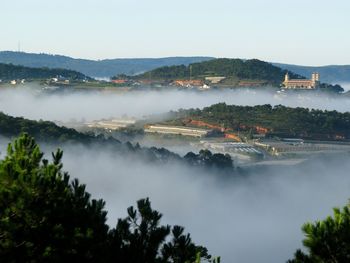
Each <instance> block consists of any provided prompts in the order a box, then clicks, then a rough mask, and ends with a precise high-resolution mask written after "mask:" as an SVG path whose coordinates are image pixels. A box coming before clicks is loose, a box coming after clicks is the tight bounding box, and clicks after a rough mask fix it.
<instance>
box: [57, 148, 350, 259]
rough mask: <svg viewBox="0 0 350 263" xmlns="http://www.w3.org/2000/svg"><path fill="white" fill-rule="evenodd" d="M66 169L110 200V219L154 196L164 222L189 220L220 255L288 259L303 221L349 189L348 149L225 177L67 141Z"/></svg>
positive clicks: (324, 211) (343, 198) (338, 201)
mask: <svg viewBox="0 0 350 263" xmlns="http://www.w3.org/2000/svg"><path fill="white" fill-rule="evenodd" d="M63 149H64V160H63V161H64V169H65V170H67V171H69V172H70V174H71V175H72V177H78V178H79V179H80V181H81V182H84V183H86V184H87V189H88V191H90V192H91V193H92V194H93V196H94V197H96V198H103V199H104V200H106V201H107V210H108V211H109V213H108V223H109V224H110V225H111V226H115V223H116V220H117V218H118V217H125V216H126V208H127V207H128V206H130V205H135V202H136V200H138V199H140V198H144V197H150V199H151V202H152V206H153V208H154V209H156V210H158V211H160V212H161V213H163V215H164V217H163V220H162V223H163V224H172V225H173V224H180V225H183V226H185V227H186V229H187V231H189V232H190V233H191V235H192V237H193V239H194V241H195V242H196V243H197V244H202V245H205V246H207V248H208V249H209V251H210V253H212V254H213V255H220V256H221V257H222V262H239V263H245V262H247V263H254V262H262V263H273V262H285V261H286V260H287V259H289V258H291V257H292V255H293V253H294V252H295V250H296V249H297V248H301V247H302V243H301V241H302V238H303V235H302V233H301V226H302V224H303V223H305V222H306V221H314V220H316V219H323V218H325V217H326V216H327V215H330V214H331V213H332V208H333V207H335V206H343V205H345V204H346V203H347V200H348V198H349V196H350V194H349V193H350V191H349V190H350V177H349V175H348V172H347V171H348V170H349V169H350V163H349V156H343V157H339V158H338V159H334V158H333V159H332V158H327V162H325V160H326V159H321V160H313V161H311V162H309V163H307V164H305V165H303V166H302V167H289V168H288V167H287V168H284V169H277V168H274V169H273V168H270V169H267V170H262V171H256V172H252V174H251V175H250V176H247V177H245V178H237V179H235V180H229V181H227V180H226V179H224V178H220V177H219V175H217V174H210V173H207V174H205V173H203V172H200V173H199V172H198V170H194V169H191V168H188V167H185V166H181V165H176V164H172V165H170V164H169V165H165V166H155V165H152V164H145V163H143V162H141V161H137V160H130V159H129V160H128V159H125V158H121V157H118V156H115V155H113V154H112V153H111V152H108V151H98V150H96V149H88V148H85V147H75V148H72V147H68V146H64V147H63Z"/></svg>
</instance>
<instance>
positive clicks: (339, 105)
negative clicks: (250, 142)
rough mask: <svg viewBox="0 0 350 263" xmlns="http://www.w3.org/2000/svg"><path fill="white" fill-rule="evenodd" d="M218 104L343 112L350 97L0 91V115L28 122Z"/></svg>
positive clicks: (260, 92) (268, 93)
mask: <svg viewBox="0 0 350 263" xmlns="http://www.w3.org/2000/svg"><path fill="white" fill-rule="evenodd" d="M218 102H226V103H227V104H237V105H258V104H272V105H276V104H284V105H286V106H291V107H309V108H317V109H327V110H337V111H341V112H344V111H348V110H349V109H350V98H349V97H340V96H334V97H332V96H326V95H320V94H316V93H314V92H307V91H305V92H303V93H292V94H288V96H286V95H281V94H277V93H275V92H274V91H266V90H258V89H257V90H254V91H253V90H247V89H244V90H231V89H227V90H220V91H214V90H213V91H210V92H196V91H178V90H168V91H161V92H159V91H134V92H127V93H121V92H107V91H106V92H94V91H89V92H88V91H86V92H77V91H75V92H63V93H59V94H57V93H54V94H46V95H45V94H42V93H38V89H37V88H30V87H25V88H23V89H18V88H12V89H0V111H3V112H5V113H7V114H10V115H14V116H23V117H26V118H30V119H36V120H39V119H44V120H58V121H70V120H72V119H75V120H78V121H79V120H82V119H85V120H96V119H102V118H110V117H116V118H117V117H121V116H123V115H127V116H133V117H142V116H144V115H150V114H158V113H166V112H169V111H171V110H177V109H180V108H185V109H187V108H197V107H198V108H202V107H205V106H209V105H211V104H214V103H218Z"/></svg>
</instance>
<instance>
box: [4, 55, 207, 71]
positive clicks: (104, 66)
mask: <svg viewBox="0 0 350 263" xmlns="http://www.w3.org/2000/svg"><path fill="white" fill-rule="evenodd" d="M210 59H212V58H211V57H168V58H135V59H105V60H88V59H75V58H71V57H67V56H60V55H50V54H35V53H25V52H12V51H1V52H0V63H12V64H14V65H22V66H26V67H34V68H41V67H48V68H64V69H70V70H76V71H79V72H82V73H83V74H85V75H87V76H90V77H101V78H103V77H111V76H114V75H118V74H128V75H134V74H137V73H140V72H144V71H148V70H152V69H155V68H158V67H162V66H169V65H181V64H184V65H188V64H190V63H194V62H201V61H205V60H210Z"/></svg>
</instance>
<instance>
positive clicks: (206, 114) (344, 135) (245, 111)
mask: <svg viewBox="0 0 350 263" xmlns="http://www.w3.org/2000/svg"><path fill="white" fill-rule="evenodd" d="M173 114H174V115H173V116H174V119H175V120H176V119H177V120H178V122H182V123H183V124H186V123H188V122H189V120H192V119H193V120H199V121H203V122H207V123H210V124H215V125H218V126H221V127H222V128H226V129H231V130H232V131H235V132H239V131H243V132H244V131H245V132H249V131H251V132H255V133H259V132H261V130H263V131H264V132H265V133H266V135H267V136H279V137H292V138H295V137H299V138H305V139H315V140H345V139H349V138H350V113H349V112H346V113H340V112H337V111H322V110H315V109H307V108H300V107H297V108H290V107H286V106H282V105H276V106H271V105H269V104H267V105H258V106H236V105H227V104H225V103H218V104H215V105H212V106H210V107H205V108H203V109H202V110H200V109H190V110H180V111H178V112H176V113H173ZM173 121H174V120H173ZM259 130H260V131H259Z"/></svg>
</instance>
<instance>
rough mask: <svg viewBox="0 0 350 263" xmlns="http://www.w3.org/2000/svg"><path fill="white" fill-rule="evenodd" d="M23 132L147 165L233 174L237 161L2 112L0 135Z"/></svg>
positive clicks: (49, 141) (51, 142)
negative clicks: (178, 164) (177, 164)
mask: <svg viewBox="0 0 350 263" xmlns="http://www.w3.org/2000/svg"><path fill="white" fill-rule="evenodd" d="M22 133H27V134H30V135H31V136H33V137H34V138H35V139H36V140H37V141H38V142H43V143H49V144H52V145H54V146H60V147H61V145H62V144H64V143H70V144H83V145H85V146H96V147H103V148H104V149H106V148H108V149H110V150H112V151H114V152H116V153H118V154H120V155H122V156H129V155H131V156H132V157H134V158H137V159H140V160H144V161H147V162H155V163H167V162H174V161H177V162H182V163H186V164H188V165H190V166H195V167H199V168H205V169H208V168H213V169H216V170H218V171H220V172H223V173H228V174H232V173H233V172H234V170H233V168H234V167H233V161H232V159H231V157H229V156H227V155H223V154H220V153H216V154H212V153H211V152H209V151H203V152H201V153H199V154H194V153H189V155H188V156H185V157H180V156H179V155H178V154H175V153H173V152H171V151H169V150H167V149H165V148H156V147H150V148H148V147H141V146H140V145H139V144H138V143H136V144H135V145H133V144H131V143H130V142H126V143H121V142H120V141H118V140H116V139H114V138H112V137H108V138H105V136H103V135H95V134H94V133H81V132H78V131H76V130H74V129H70V128H66V127H60V126H57V125H56V124H55V123H53V122H50V121H33V120H27V119H25V118H21V117H12V116H8V115H6V114H4V113H1V112H0V136H4V137H7V138H13V137H16V136H19V135H20V134H22Z"/></svg>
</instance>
